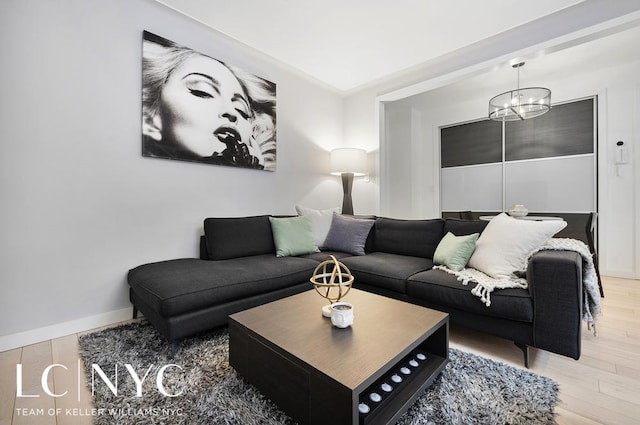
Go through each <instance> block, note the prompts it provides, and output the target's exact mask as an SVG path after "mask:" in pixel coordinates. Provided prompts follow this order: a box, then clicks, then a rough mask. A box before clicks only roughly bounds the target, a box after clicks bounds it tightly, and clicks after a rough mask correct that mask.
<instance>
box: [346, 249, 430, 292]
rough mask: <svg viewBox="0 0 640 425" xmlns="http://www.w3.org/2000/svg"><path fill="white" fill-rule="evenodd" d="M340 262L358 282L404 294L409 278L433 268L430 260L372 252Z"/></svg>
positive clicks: (356, 282)
mask: <svg viewBox="0 0 640 425" xmlns="http://www.w3.org/2000/svg"><path fill="white" fill-rule="evenodd" d="M340 261H342V262H343V263H344V265H345V266H347V267H348V268H349V270H350V271H351V274H352V275H353V276H354V277H355V285H356V286H357V284H358V282H362V283H366V284H368V285H372V286H378V287H380V288H385V289H389V290H392V291H396V292H399V293H402V294H404V293H405V292H406V280H407V278H408V277H409V276H411V275H414V274H416V273H418V272H420V271H423V270H427V269H430V268H431V267H433V262H432V261H431V259H429V258H422V257H410V256H406V255H398V254H389V253H387V252H372V253H369V254H367V255H365V256H362V257H347V258H343V259H341V260H340Z"/></svg>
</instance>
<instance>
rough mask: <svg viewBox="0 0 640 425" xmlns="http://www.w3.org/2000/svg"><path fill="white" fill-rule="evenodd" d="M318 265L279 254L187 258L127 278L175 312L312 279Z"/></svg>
mask: <svg viewBox="0 0 640 425" xmlns="http://www.w3.org/2000/svg"><path fill="white" fill-rule="evenodd" d="M317 264H318V262H317V261H314V260H311V259H308V258H300V257H281V258H278V257H276V256H275V255H274V254H266V255H257V256H253V257H242V258H235V259H232V260H221V261H209V260H199V259H192V258H187V259H178V260H169V261H162V262H158V263H151V264H145V265H142V266H139V267H136V268H134V269H132V270H130V271H129V276H128V280H129V286H131V288H132V290H133V291H135V292H136V293H137V294H138V295H139V296H140V297H142V298H144V299H145V301H146V303H147V304H148V305H150V306H151V307H152V308H153V309H154V310H155V311H157V312H158V313H159V314H160V315H161V316H164V317H172V316H176V315H179V314H182V313H186V312H189V311H196V310H200V309H202V308H208V307H211V306H214V305H218V304H223V303H226V302H229V301H233V300H237V299H241V298H247V297H250V296H253V295H258V294H264V293H267V292H271V291H275V290H277V289H281V288H286V287H289V286H292V285H297V284H300V283H302V282H305V281H308V280H309V279H310V278H311V275H312V274H313V270H314V268H315V267H316V266H317ZM311 288H312V286H311V283H309V289H311Z"/></svg>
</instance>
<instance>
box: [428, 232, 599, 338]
mask: <svg viewBox="0 0 640 425" xmlns="http://www.w3.org/2000/svg"><path fill="white" fill-rule="evenodd" d="M543 250H562V251H575V252H577V253H578V254H580V255H581V256H582V260H583V263H582V290H583V291H584V296H583V297H582V298H583V303H584V306H583V309H582V310H583V312H582V320H584V321H586V322H588V323H589V324H591V325H594V332H595V322H596V319H597V318H598V316H599V315H600V311H601V308H600V289H599V287H598V277H597V275H596V270H595V267H594V265H593V257H592V255H591V252H590V251H589V248H588V247H587V245H586V244H585V243H584V242H582V241H579V240H576V239H567V238H552V239H549V241H547V242H546V243H545V244H544V245H542V246H541V247H540V248H538V249H537V250H535V251H533V252H532V253H531V254H529V257H527V259H526V261H525V263H524V264H523V265H522V270H520V273H522V274H521V276H524V273H525V271H526V270H527V265H528V264H529V259H530V258H531V256H532V255H533V254H535V253H536V252H538V251H543ZM434 269H439V270H443V271H445V272H447V273H450V274H453V275H456V276H457V277H458V280H459V281H461V282H462V284H463V285H467V284H468V283H469V282H475V283H476V286H475V287H474V288H473V289H472V290H471V293H472V294H473V295H475V296H477V297H480V300H481V301H482V302H484V303H485V305H486V306H487V307H489V306H490V305H491V292H493V290H494V289H504V288H523V289H526V288H527V279H524V278H520V277H517V276H516V275H515V274H514V275H513V277H512V278H509V279H507V278H502V279H494V278H492V277H491V276H488V275H486V274H485V273H483V272H481V271H480V270H476V269H472V268H465V269H462V270H460V271H459V272H456V271H453V270H451V269H449V268H447V267H445V266H434ZM520 273H518V274H520Z"/></svg>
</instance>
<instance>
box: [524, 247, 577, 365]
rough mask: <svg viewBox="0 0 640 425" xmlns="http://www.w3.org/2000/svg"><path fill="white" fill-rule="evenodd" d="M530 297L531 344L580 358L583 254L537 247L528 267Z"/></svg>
mask: <svg viewBox="0 0 640 425" xmlns="http://www.w3.org/2000/svg"><path fill="white" fill-rule="evenodd" d="M527 280H528V283H529V288H530V289H529V290H530V291H531V294H532V297H533V309H534V316H533V321H534V322H533V326H534V329H533V338H534V345H535V346H536V347H538V348H541V349H543V350H547V351H551V352H554V353H558V354H562V355H565V356H568V357H572V358H574V359H576V360H577V359H578V358H580V340H581V334H580V331H581V318H582V296H583V295H582V257H580V254H578V253H577V252H574V251H540V252H537V253H536V254H534V255H533V256H532V258H531V261H530V262H529V266H528V268H527Z"/></svg>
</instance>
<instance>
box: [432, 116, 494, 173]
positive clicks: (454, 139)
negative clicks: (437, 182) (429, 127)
mask: <svg viewBox="0 0 640 425" xmlns="http://www.w3.org/2000/svg"><path fill="white" fill-rule="evenodd" d="M440 149H441V150H440V154H441V160H442V167H443V168H446V167H457V166H460V165H474V164H489V163H493V162H501V161H502V123H500V122H497V121H490V120H484V121H477V122H472V123H468V124H461V125H456V126H453V127H447V128H443V129H441V130H440Z"/></svg>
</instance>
